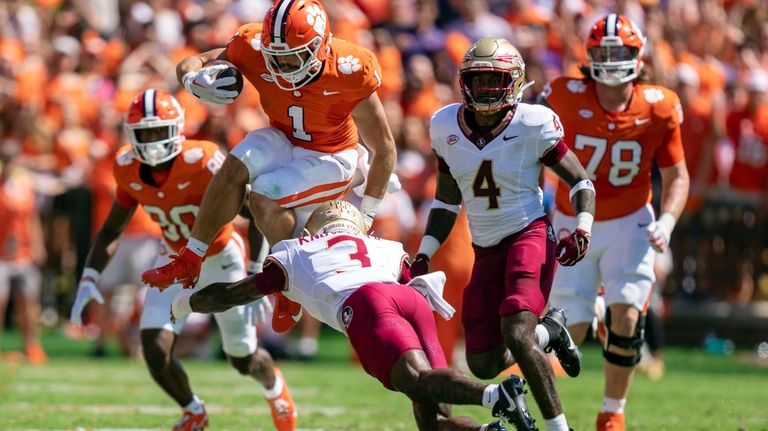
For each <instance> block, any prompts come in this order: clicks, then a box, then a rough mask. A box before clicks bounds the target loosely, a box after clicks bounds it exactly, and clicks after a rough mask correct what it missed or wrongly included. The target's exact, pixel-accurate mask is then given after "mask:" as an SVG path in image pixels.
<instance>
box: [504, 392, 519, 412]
mask: <svg viewBox="0 0 768 431" xmlns="http://www.w3.org/2000/svg"><path fill="white" fill-rule="evenodd" d="M501 393H502V394H503V395H504V398H506V399H507V402H508V403H509V407H507V411H508V412H514V411H515V410H517V405H515V401H514V400H513V399H512V397H510V396H509V394H508V393H507V391H506V389H504V387H503V386H502V387H501Z"/></svg>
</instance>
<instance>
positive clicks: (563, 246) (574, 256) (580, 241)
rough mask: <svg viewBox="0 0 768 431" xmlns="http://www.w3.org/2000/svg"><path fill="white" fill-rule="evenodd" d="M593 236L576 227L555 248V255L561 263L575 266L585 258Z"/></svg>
mask: <svg viewBox="0 0 768 431" xmlns="http://www.w3.org/2000/svg"><path fill="white" fill-rule="evenodd" d="M591 238H592V235H591V234H590V233H589V232H586V231H584V230H582V229H576V230H575V231H574V232H573V233H572V234H570V235H568V236H566V237H565V238H563V239H561V240H560V242H559V243H557V248H556V249H555V256H556V257H557V261H558V262H560V265H563V266H573V265H576V263H577V262H578V261H580V260H581V259H584V256H586V254H587V249H588V248H589V240H590V239H591Z"/></svg>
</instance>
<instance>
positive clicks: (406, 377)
mask: <svg viewBox="0 0 768 431" xmlns="http://www.w3.org/2000/svg"><path fill="white" fill-rule="evenodd" d="M365 229H366V225H365V219H364V217H363V215H362V213H360V211H359V210H358V209H357V208H355V207H354V206H353V205H352V204H350V203H349V202H345V201H330V202H327V203H324V204H322V205H321V206H320V207H318V208H317V209H316V210H315V211H314V212H313V213H312V215H311V216H310V218H309V221H308V222H307V225H306V230H307V232H308V233H309V235H308V236H305V237H303V238H297V239H290V240H285V241H281V242H279V243H277V244H276V245H275V246H274V247H273V252H272V254H270V255H269V256H268V257H267V259H266V261H265V264H264V271H263V272H262V273H260V274H255V275H253V276H251V277H248V278H246V279H245V280H243V281H240V282H237V283H234V284H227V283H216V284H212V285H210V286H208V287H206V288H205V289H203V290H200V291H199V292H195V293H192V292H191V291H188V290H185V291H183V292H181V293H179V294H178V295H177V296H176V297H175V298H174V300H173V305H172V315H173V316H174V317H175V318H182V317H183V316H186V315H187V314H189V313H190V312H192V311H195V312H212V311H213V310H226V309H228V308H230V307H234V306H236V305H237V304H241V303H243V304H245V303H250V302H253V301H254V300H255V299H256V298H260V297H262V296H263V295H269V294H271V293H275V292H282V293H283V294H284V295H285V296H286V297H287V298H289V299H291V300H292V301H296V302H298V303H300V304H301V305H302V307H303V308H304V310H306V311H307V312H309V313H310V314H312V315H313V316H314V317H316V318H317V319H319V320H320V321H322V322H324V323H326V324H328V325H329V326H331V327H332V328H334V329H336V330H337V331H339V332H342V333H344V334H346V335H347V336H348V337H349V341H350V343H351V345H352V348H353V349H354V350H355V352H356V353H357V354H358V355H359V357H360V363H361V364H362V366H363V368H364V369H365V371H366V372H367V373H368V374H370V375H371V376H373V377H375V378H377V379H378V380H379V381H381V383H382V384H383V385H384V387H386V388H387V389H390V390H394V391H398V392H402V393H404V394H405V395H407V396H408V398H410V399H411V400H412V402H413V411H414V416H415V419H416V424H417V426H418V429H419V430H436V429H438V428H439V429H445V430H452V429H457V430H458V429H460V430H480V431H492V430H504V429H505V427H504V425H502V423H501V422H498V421H495V422H492V423H488V424H483V425H480V424H477V423H475V422H474V421H473V420H471V419H469V418H466V417H451V410H450V406H449V405H450V404H471V405H482V406H484V407H486V408H488V409H491V410H492V412H493V414H494V415H495V416H503V417H504V418H506V419H507V420H508V421H510V422H511V423H513V424H514V425H515V427H516V428H517V429H529V428H527V427H526V428H520V427H519V425H521V424H523V421H524V420H525V419H526V417H527V418H530V413H529V412H528V408H527V406H526V404H525V399H524V397H523V390H522V389H523V382H522V380H520V378H519V377H517V376H511V377H509V378H508V379H506V380H504V381H503V382H502V383H500V384H498V385H496V384H492V385H486V384H483V383H480V382H476V381H474V380H472V379H470V378H469V377H467V376H466V375H464V374H462V373H461V372H459V371H457V370H454V369H451V368H448V367H447V364H446V361H445V356H444V355H443V351H442V349H441V347H440V343H439V342H438V339H437V329H436V327H435V320H434V317H433V314H432V310H433V309H434V310H435V311H437V312H438V313H440V314H441V315H442V316H443V317H444V318H446V319H448V318H450V317H451V316H452V315H453V312H454V310H453V307H451V306H450V304H448V303H447V302H446V301H445V300H444V299H443V298H442V290H443V284H444V283H445V275H444V274H443V273H442V272H437V273H433V274H429V275H426V276H423V277H419V278H417V279H414V280H411V279H410V274H409V270H408V265H407V258H408V256H407V254H406V253H405V251H404V250H403V245H402V244H400V243H399V242H394V241H388V240H383V239H378V238H374V237H370V236H366V235H364V234H363V232H365ZM404 283H408V284H407V285H406V284H404ZM204 310H205V311H204Z"/></svg>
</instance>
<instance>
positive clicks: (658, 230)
mask: <svg viewBox="0 0 768 431" xmlns="http://www.w3.org/2000/svg"><path fill="white" fill-rule="evenodd" d="M674 228H675V217H674V216H673V215H672V214H670V213H664V214H662V215H661V217H659V219H658V220H656V221H654V222H651V224H649V225H648V228H647V234H648V242H649V243H650V244H651V248H653V249H654V250H655V251H656V252H657V253H663V252H665V251H666V250H667V248H668V247H669V238H670V237H671V236H672V230H673V229H674Z"/></svg>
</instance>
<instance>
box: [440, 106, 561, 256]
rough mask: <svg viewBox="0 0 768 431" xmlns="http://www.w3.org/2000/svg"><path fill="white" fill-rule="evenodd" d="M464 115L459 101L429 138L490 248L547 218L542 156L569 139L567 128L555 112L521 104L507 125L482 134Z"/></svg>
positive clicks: (475, 237) (478, 236)
mask: <svg viewBox="0 0 768 431" xmlns="http://www.w3.org/2000/svg"><path fill="white" fill-rule="evenodd" d="M463 111H464V108H463V105H461V104H459V103H456V104H452V105H448V106H446V107H444V108H443V109H441V110H439V111H437V112H436V113H435V114H434V115H433V116H432V120H431V122H430V129H429V135H430V139H431V141H432V148H433V149H434V150H435V152H436V153H437V156H438V157H440V159H442V161H443V162H445V164H447V165H448V168H449V169H450V173H451V175H452V176H453V178H454V179H455V180H456V183H457V184H458V185H459V189H460V190H461V196H462V198H463V200H464V206H465V207H466V209H467V215H468V218H469V228H470V231H471V232H472V242H473V243H475V244H477V245H479V246H482V247H489V246H492V245H495V244H498V243H499V242H500V241H501V240H502V239H504V238H506V237H507V236H509V235H511V234H513V233H515V232H518V231H520V230H522V229H523V228H525V227H526V226H528V224H530V223H531V222H532V221H534V220H536V219H538V218H540V217H542V216H544V205H543V193H542V191H541V189H540V188H539V173H540V171H541V165H542V163H541V160H540V158H541V157H542V156H543V155H544V153H546V152H547V150H549V149H550V148H552V147H554V146H555V145H556V144H557V143H558V142H559V141H560V140H561V139H562V138H563V127H562V126H561V125H560V120H559V118H558V117H557V114H555V113H554V112H553V111H552V110H551V109H549V108H547V107H544V106H540V105H529V104H526V103H518V104H517V107H516V108H515V110H514V113H513V115H512V117H511V119H508V120H509V123H508V124H507V125H506V127H504V128H503V129H501V130H493V131H491V132H490V134H489V135H487V136H480V135H478V134H476V133H471V132H470V131H469V127H468V126H467V125H466V123H465V122H464V120H463V118H462V115H464V112H463ZM460 123H461V124H460ZM502 124H503V123H502ZM502 127H503V126H502Z"/></svg>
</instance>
